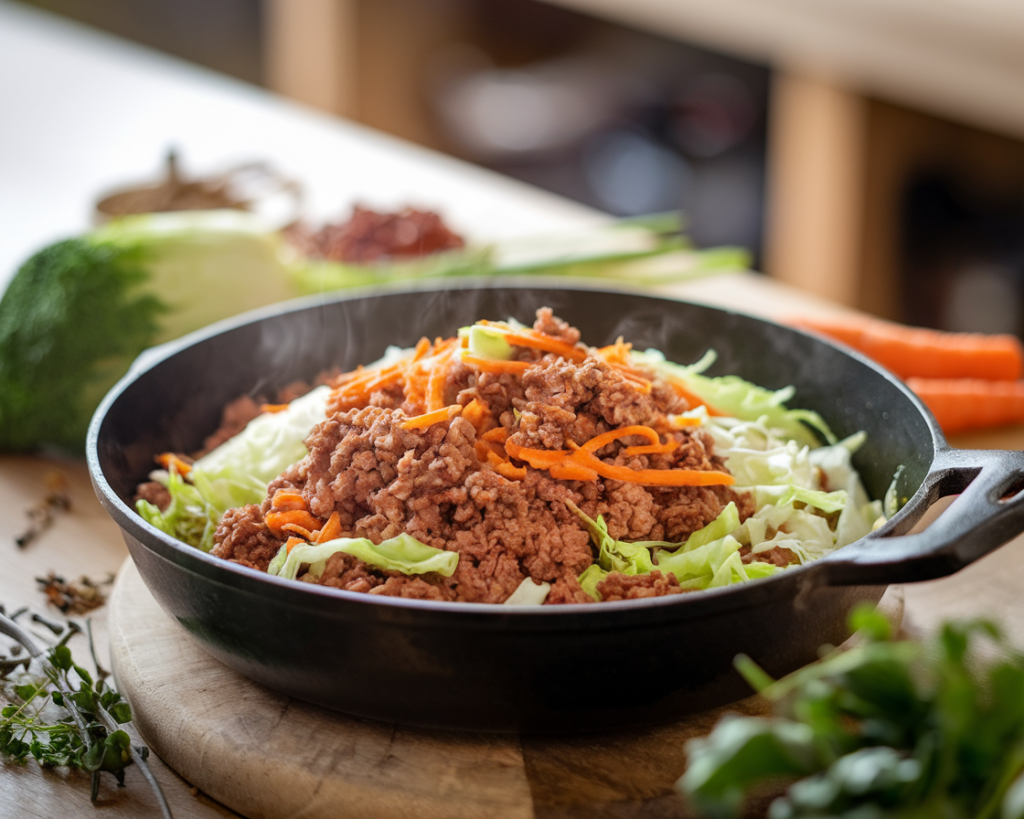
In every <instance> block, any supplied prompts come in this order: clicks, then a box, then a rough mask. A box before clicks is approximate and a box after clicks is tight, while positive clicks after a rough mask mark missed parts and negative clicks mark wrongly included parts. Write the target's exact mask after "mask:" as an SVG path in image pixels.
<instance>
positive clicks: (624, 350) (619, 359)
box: [597, 336, 633, 365]
mask: <svg viewBox="0 0 1024 819" xmlns="http://www.w3.org/2000/svg"><path fill="white" fill-rule="evenodd" d="M632 349H633V345H632V344H629V343H627V342H625V341H623V340H622V336H619V337H618V338H617V339H616V340H615V343H614V344H609V345H608V346H607V347H601V348H600V349H599V350H598V351H597V354H598V355H599V356H601V358H602V359H603V360H604V361H605V362H606V363H608V364H626V365H628V364H629V353H630V351H631V350H632Z"/></svg>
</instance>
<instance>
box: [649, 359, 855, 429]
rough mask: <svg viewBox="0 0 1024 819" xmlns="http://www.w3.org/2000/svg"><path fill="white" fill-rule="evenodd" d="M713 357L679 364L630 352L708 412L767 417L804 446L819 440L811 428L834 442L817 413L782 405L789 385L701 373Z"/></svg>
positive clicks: (789, 395) (743, 418)
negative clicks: (762, 384) (765, 385)
mask: <svg viewBox="0 0 1024 819" xmlns="http://www.w3.org/2000/svg"><path fill="white" fill-rule="evenodd" d="M715 358H716V354H715V353H714V351H711V350H709V351H708V353H707V354H705V355H704V357H703V358H701V359H700V361H697V362H696V363H694V364H691V365H689V366H682V365H680V364H674V363H673V362H671V361H666V360H665V356H664V355H663V354H662V353H661V352H659V351H658V350H646V351H645V352H642V353H638V352H634V353H633V359H634V360H635V361H636V362H637V363H638V364H645V365H647V366H649V367H653V368H654V369H655V370H657V371H658V372H660V373H661V374H662V375H664V376H665V378H666V379H667V380H668V381H669V383H671V384H672V385H673V386H674V387H676V388H677V390H678V392H679V393H680V394H681V395H683V396H684V397H686V399H687V400H688V401H690V402H691V403H693V402H696V403H699V404H705V405H706V406H707V408H708V413H709V414H710V415H730V416H733V417H736V418H739V419H740V420H741V421H756V420H758V419H759V418H762V417H763V418H767V419H768V423H769V424H770V425H771V426H772V427H775V428H777V429H780V430H783V431H784V432H785V433H786V435H788V436H789V437H790V438H792V439H793V440H795V441H798V442H800V443H802V444H805V445H807V446H817V445H818V443H819V441H818V439H817V438H816V437H815V435H814V433H813V432H812V430H814V431H816V432H818V433H819V434H820V435H821V436H822V437H823V438H824V439H825V440H826V441H827V442H828V443H834V442H835V436H834V435H833V434H832V431H831V430H830V429H829V428H828V424H826V423H825V421H824V419H823V418H822V417H821V416H820V415H818V413H816V412H814V411H812V410H804V409H788V408H787V407H786V402H787V401H789V399H790V398H792V397H793V394H794V393H795V392H796V391H795V390H794V389H793V387H786V388H784V389H781V390H767V389H764V388H763V387H759V386H757V385H756V384H751V383H750V382H749V381H745V380H744V379H742V378H740V377H739V376H736V375H724V376H720V377H717V378H711V377H709V376H706V375H703V373H704V371H705V370H706V369H707V368H708V367H710V366H711V365H712V364H713V363H714V361H715Z"/></svg>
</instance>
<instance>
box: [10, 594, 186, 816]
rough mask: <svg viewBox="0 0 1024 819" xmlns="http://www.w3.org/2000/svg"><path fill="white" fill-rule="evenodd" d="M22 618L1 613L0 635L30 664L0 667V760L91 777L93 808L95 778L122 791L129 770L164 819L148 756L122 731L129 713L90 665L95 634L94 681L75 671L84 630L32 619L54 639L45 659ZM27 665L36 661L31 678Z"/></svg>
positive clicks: (18, 662)
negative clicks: (75, 643)
mask: <svg viewBox="0 0 1024 819" xmlns="http://www.w3.org/2000/svg"><path fill="white" fill-rule="evenodd" d="M22 613H24V612H23V611H21V612H17V613H15V614H14V615H13V616H11V617H8V616H6V615H5V614H4V613H3V612H2V610H0V633H3V634H6V635H7V636H8V637H10V638H12V639H13V640H15V641H16V642H17V643H18V644H19V645H20V646H22V647H24V649H25V650H26V651H27V652H28V654H27V656H24V657H21V658H16V659H13V660H6V661H5V662H4V664H3V665H2V666H0V683H3V690H2V695H0V696H2V699H3V700H4V701H5V702H6V704H5V705H3V707H2V708H0V758H3V759H5V760H9V761H12V762H15V763H25V762H27V761H28V759H30V758H32V759H35V760H36V761H38V762H39V764H40V765H43V766H44V767H68V768H72V769H78V770H83V771H87V772H88V773H90V774H91V784H92V793H91V798H92V800H93V801H95V800H96V799H97V797H98V796H99V787H100V774H101V773H102V772H104V771H105V772H107V773H110V774H112V775H113V776H114V778H115V779H116V780H117V782H118V784H119V785H124V776H125V769H126V768H127V767H128V766H129V765H130V764H132V763H133V762H134V763H135V764H137V765H138V766H139V770H140V771H141V772H142V775H143V777H144V778H145V779H146V781H147V782H148V783H149V784H150V786H151V787H152V788H153V790H154V793H155V794H156V796H157V800H158V802H159V804H160V809H161V811H162V813H163V815H164V817H165V819H172V817H171V810H170V806H169V805H168V804H167V800H166V798H165V797H164V795H163V792H162V791H161V789H160V785H159V783H158V782H157V781H156V778H155V777H154V776H153V773H152V771H151V770H150V768H149V765H148V763H147V762H146V760H147V758H148V756H149V749H148V748H146V747H145V746H136V745H133V744H132V741H131V737H130V736H129V735H128V733H127V732H126V731H125V730H124V728H122V727H121V726H125V725H127V724H128V723H130V722H131V718H132V712H131V707H130V706H129V705H128V703H127V702H125V701H124V700H123V699H122V698H121V695H120V694H119V693H118V692H117V691H115V690H114V689H113V688H111V687H110V686H109V685H108V684H107V681H106V677H107V676H108V673H107V672H106V671H105V670H104V669H103V668H102V666H100V664H99V663H98V662H97V661H96V658H95V650H94V647H93V643H92V632H91V628H90V629H89V638H90V639H89V646H90V650H91V651H92V654H93V663H94V665H95V667H96V669H97V677H98V679H96V680H94V679H93V676H92V674H90V673H89V671H88V670H87V669H85V668H84V667H83V666H81V665H79V664H78V663H76V662H75V661H74V659H73V657H72V654H71V649H70V648H68V646H67V642H68V640H69V639H70V638H71V637H72V636H74V635H75V634H78V633H81V631H82V629H81V627H80V626H78V625H77V624H75V623H74V622H69V623H68V625H67V626H61V625H60V624H55V623H50V622H49V621H47V620H45V619H44V618H42V617H40V616H39V615H33V619H34V620H36V621H37V622H40V623H42V624H43V625H45V626H47V627H48V628H50V629H51V630H52V631H54V632H55V633H57V634H58V636H59V639H58V640H57V642H56V644H55V645H53V646H50V647H48V648H47V649H46V650H45V651H44V650H43V649H41V648H40V647H39V645H38V644H37V643H36V641H35V640H34V639H33V638H32V637H31V636H30V635H29V633H28V632H27V631H25V630H24V629H23V628H22V627H21V626H20V625H19V624H18V623H17V622H16V618H17V617H18V616H19V615H20V614H22ZM32 659H37V660H38V661H39V663H38V666H39V668H40V669H41V670H40V671H39V672H34V671H33V669H34V667H33V665H32V664H31V660H32Z"/></svg>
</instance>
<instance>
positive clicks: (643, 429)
mask: <svg viewBox="0 0 1024 819" xmlns="http://www.w3.org/2000/svg"><path fill="white" fill-rule="evenodd" d="M633 437H637V438H646V439H647V440H648V442H649V443H650V444H651V445H654V446H657V445H659V444H661V436H660V435H658V433H657V432H656V431H655V430H653V429H651V427H648V426H644V425H643V424H633V425H631V426H628V427H619V428H618V429H610V430H608V432H602V433H601V434H600V435H595V436H594V437H593V438H591V439H590V440H589V441H587V442H586V443H585V444H583V445H582V446H581V447H580V450H581V451H583V452H597V450H599V449H602V448H603V447H606V446H608V444H610V443H612V442H613V441H618V440H619V439H621V438H633Z"/></svg>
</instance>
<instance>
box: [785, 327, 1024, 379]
mask: <svg viewBox="0 0 1024 819" xmlns="http://www.w3.org/2000/svg"><path fill="white" fill-rule="evenodd" d="M791 323H792V324H793V325H794V326H796V327H802V328H804V329H807V330H813V331H815V332H817V333H821V334H822V335H826V336H828V337H829V338H832V339H835V340H836V341H840V342H842V343H844V344H846V345H847V346H849V347H853V348H854V349H855V350H859V351H860V352H862V353H864V355H866V356H868V358H871V359H873V360H874V361H877V362H878V363H879V364H881V365H882V366H883V367H886V368H887V369H889V370H891V371H892V372H893V373H895V374H896V375H898V376H899V377H900V378H909V377H911V376H917V377H920V378H983V379H987V380H996V381H998V380H1015V379H1018V378H1021V377H1022V376H1024V344H1021V341H1020V339H1018V338H1017V337H1016V336H1012V335H1009V334H1002V335H985V334H982V333H951V332H945V331H942V330H931V329H928V328H924V327H908V326H906V325H903V324H897V323H896V322H891V321H884V320H882V319H877V318H871V317H868V316H852V317H842V318H839V317H829V316H825V317H820V316H816V317H809V316H801V317H799V318H796V319H794V320H793V321H792V322H791Z"/></svg>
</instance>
